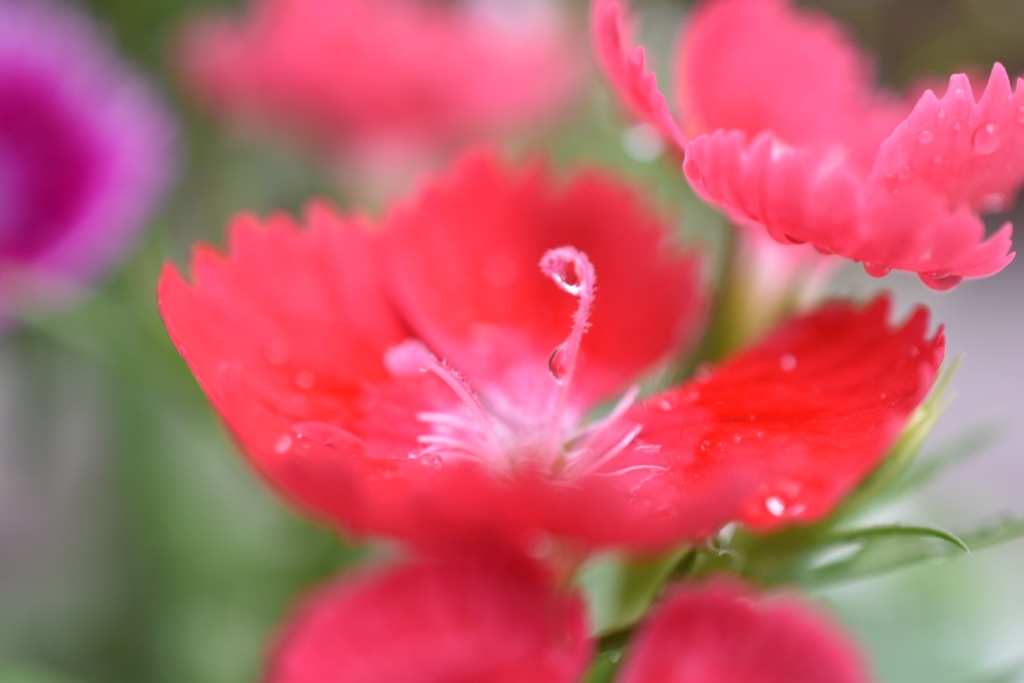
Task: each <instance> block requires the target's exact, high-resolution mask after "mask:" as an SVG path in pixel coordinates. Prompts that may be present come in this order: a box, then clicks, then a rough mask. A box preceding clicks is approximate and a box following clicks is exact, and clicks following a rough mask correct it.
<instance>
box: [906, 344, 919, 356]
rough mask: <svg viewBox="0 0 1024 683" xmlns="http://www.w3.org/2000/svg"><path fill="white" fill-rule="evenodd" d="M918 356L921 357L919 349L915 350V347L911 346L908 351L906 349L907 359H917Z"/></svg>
mask: <svg viewBox="0 0 1024 683" xmlns="http://www.w3.org/2000/svg"><path fill="white" fill-rule="evenodd" d="M920 355H921V349H919V348H917V347H916V346H911V347H910V348H909V349H907V357H908V358H917V357H918V356H920Z"/></svg>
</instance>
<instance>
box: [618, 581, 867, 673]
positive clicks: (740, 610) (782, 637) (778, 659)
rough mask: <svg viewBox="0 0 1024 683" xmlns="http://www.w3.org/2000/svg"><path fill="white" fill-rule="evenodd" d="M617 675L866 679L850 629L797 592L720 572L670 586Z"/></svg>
mask: <svg viewBox="0 0 1024 683" xmlns="http://www.w3.org/2000/svg"><path fill="white" fill-rule="evenodd" d="M615 680H616V681H618V682H619V683H646V682H647V681H659V683H694V682H696V681H700V683H739V682H740V681H757V682H758V683H796V682H797V681H799V682H800V683H867V681H870V680H871V676H870V674H869V672H868V670H867V667H866V665H865V662H864V657H863V655H862V654H861V652H860V651H859V648H858V647H856V645H855V644H854V643H853V642H852V640H851V639H850V637H849V636H847V635H846V634H845V633H843V632H842V631H840V630H839V629H838V628H837V627H836V626H835V625H834V624H832V623H831V622H830V621H829V620H827V619H826V618H825V617H823V616H822V615H819V614H818V613H817V612H816V611H815V610H812V609H811V608H810V607H809V606H807V605H805V604H804V603H803V602H801V601H798V600H797V599H795V598H793V597H775V598H769V597H766V596H761V595H757V594H756V593H755V592H754V591H753V590H752V589H750V588H748V587H746V586H743V585H742V584H740V583H738V582H735V581H732V580H724V579H720V580H717V581H714V582H712V583H709V584H706V585H703V586H696V587H693V586H685V587H681V588H677V589H675V590H673V591H671V592H670V593H669V594H668V595H667V596H666V597H665V598H663V600H662V604H661V605H659V606H656V607H655V610H654V613H653V614H651V615H650V616H649V617H648V620H647V622H646V623H645V624H644V625H643V626H642V627H641V629H640V631H639V633H638V634H637V636H636V640H635V641H634V643H633V644H632V646H631V647H630V648H629V649H628V650H627V651H626V655H625V660H624V662H623V665H622V668H621V669H620V671H619V675H618V677H617V678H616V679H615Z"/></svg>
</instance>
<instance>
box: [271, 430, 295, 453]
mask: <svg viewBox="0 0 1024 683" xmlns="http://www.w3.org/2000/svg"><path fill="white" fill-rule="evenodd" d="M291 449H292V437H290V436H288V435H287V434H282V435H281V436H279V437H278V439H277V441H275V442H274V452H275V453H277V454H278V455H284V454H285V453H287V452H288V451H290V450H291Z"/></svg>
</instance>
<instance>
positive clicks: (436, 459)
mask: <svg viewBox="0 0 1024 683" xmlns="http://www.w3.org/2000/svg"><path fill="white" fill-rule="evenodd" d="M420 462H421V463H423V464H424V465H426V466H427V467H432V468H434V469H435V470H439V469H441V465H443V464H444V461H443V460H441V456H440V455H438V454H437V453H430V454H429V455H424V456H422V457H421V458H420Z"/></svg>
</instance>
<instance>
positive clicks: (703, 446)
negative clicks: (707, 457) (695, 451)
mask: <svg viewBox="0 0 1024 683" xmlns="http://www.w3.org/2000/svg"><path fill="white" fill-rule="evenodd" d="M710 450H711V442H710V441H708V440H707V439H705V440H704V441H701V442H700V452H701V453H707V452H708V451H710Z"/></svg>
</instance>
